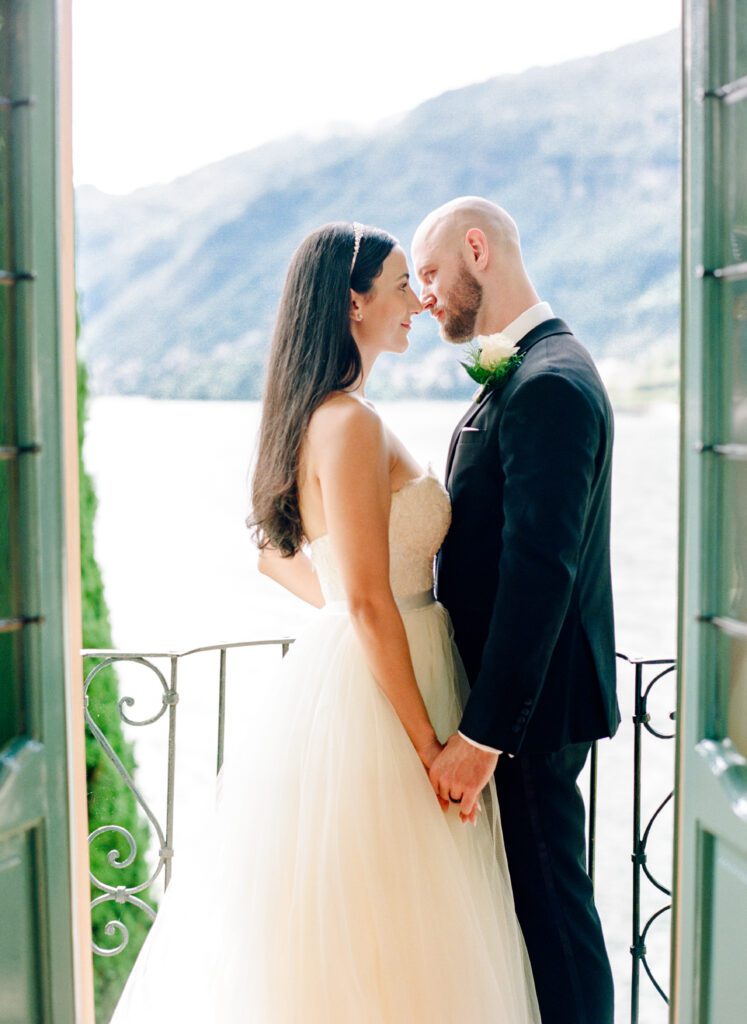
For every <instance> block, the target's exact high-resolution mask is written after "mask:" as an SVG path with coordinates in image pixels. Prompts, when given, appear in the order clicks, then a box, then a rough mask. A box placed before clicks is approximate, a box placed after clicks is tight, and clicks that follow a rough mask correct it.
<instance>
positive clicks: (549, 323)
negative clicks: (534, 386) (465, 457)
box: [446, 317, 573, 485]
mask: <svg viewBox="0 0 747 1024" xmlns="http://www.w3.org/2000/svg"><path fill="white" fill-rule="evenodd" d="M554 334H573V331H572V330H571V329H570V327H569V326H568V324H567V323H566V322H565V321H564V320H561V319H560V318H559V317H553V318H552V319H551V320H545V322H544V323H542V324H539V325H538V326H537V327H534V328H533V329H532V330H531V331H530V332H529V333H528V334H525V335H524V337H523V338H522V339H521V341H520V342H519V343H518V344H519V352H522V353H524V354H525V355H526V353H527V352H529V351H530V349H532V348H534V346H535V345H536V344H537V342H539V341H542V340H543V339H544V338H549V337H550V336H551V335H554ZM502 391H503V388H502V387H499V388H490V389H489V390H488V393H487V394H486V395H485V397H484V398H483V400H482V401H481V402H473V403H472V405H470V407H469V409H467V411H466V412H465V414H464V415H463V416H462V418H461V419H460V420H459V422H458V423H457V425H456V428H455V430H454V433H453V434H452V435H451V441H450V443H449V453H448V455H447V457H446V483H447V485H448V482H449V475H450V473H451V464H452V462H453V461H454V452H455V451H456V446H457V441H458V440H459V435H460V434H461V432H462V431H463V430H464V428H465V427H468V426H469V425H470V423H471V422H472V420H473V419H474V418H475V416H476V415H477V414H478V412H479V411H480V409H482V408H483V407H484V406H485V404H486V403H487V402H489V401H490V399H491V398H492V397H493V395H496V394H500V393H501V392H502Z"/></svg>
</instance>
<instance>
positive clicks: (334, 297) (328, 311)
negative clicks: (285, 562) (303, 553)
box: [247, 223, 397, 556]
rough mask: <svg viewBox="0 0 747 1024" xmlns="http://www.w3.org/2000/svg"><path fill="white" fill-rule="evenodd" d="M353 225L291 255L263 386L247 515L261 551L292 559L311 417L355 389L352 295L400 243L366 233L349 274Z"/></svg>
mask: <svg viewBox="0 0 747 1024" xmlns="http://www.w3.org/2000/svg"><path fill="white" fill-rule="evenodd" d="M354 243H355V231H354V228H353V225H352V224H347V223H339V224H325V226H324V227H321V228H319V229H318V230H317V231H314V232H313V233H312V234H310V235H309V236H308V238H306V239H304V241H303V242H302V243H301V245H300V246H299V247H298V249H297V250H296V252H295V253H294V255H293V258H292V260H291V263H290V267H289V268H288V275H287V277H286V280H285V288H284V289H283V296H282V298H281V300H280V308H279V310H278V316H277V320H276V323H275V330H274V333H273V338H272V346H271V349H270V358H269V363H268V367H267V377H266V380H265V388H264V396H263V407H262V420H261V423H260V428H259V441H258V453H257V463H256V467H255V470H254V478H253V480H252V514H251V515H250V516H249V518H248V519H247V525H248V526H249V527H250V528H251V529H252V536H253V538H254V540H255V542H256V543H257V545H258V547H260V548H265V547H267V546H268V545H271V546H272V547H274V548H277V549H278V550H279V551H280V552H282V554H283V555H286V556H291V555H294V554H295V553H296V552H297V551H298V549H299V548H300V547H301V545H302V543H303V540H304V536H303V527H302V524H301V513H300V509H299V504H298V469H299V461H300V453H301V445H302V442H303V439H304V435H305V433H306V428H307V427H308V425H309V420H310V419H311V416H312V414H313V413H314V411H315V410H316V409H317V408H318V407H319V406H320V405H321V403H322V402H323V401H324V399H325V398H326V397H327V396H328V395H329V394H331V393H332V392H333V391H345V390H346V389H347V388H350V387H352V386H353V385H354V384H355V383H356V382H357V381H358V379H359V378H360V375H361V358H360V354H359V352H358V347H357V345H356V344H355V341H354V340H353V336H352V334H351V333H350V289H351V288H352V289H353V290H354V291H356V292H358V293H360V294H364V295H365V294H366V293H368V292H370V291H371V289H372V288H373V284H374V280H375V279H376V278H377V277H378V276H379V274H380V273H381V269H382V265H383V263H384V260H385V259H386V258H387V256H388V255H389V253H390V252H391V251H392V249H393V248H394V246H395V245H396V244H397V241H396V239H395V238H393V237H392V236H391V235H389V234H387V233H386V232H385V231H381V230H379V229H378V228H371V227H366V226H364V227H363V229H362V234H361V240H360V248H359V250H358V255H357V257H356V260H355V266H354V267H353V271H352V274H351V271H350V266H351V263H352V260H353V247H354Z"/></svg>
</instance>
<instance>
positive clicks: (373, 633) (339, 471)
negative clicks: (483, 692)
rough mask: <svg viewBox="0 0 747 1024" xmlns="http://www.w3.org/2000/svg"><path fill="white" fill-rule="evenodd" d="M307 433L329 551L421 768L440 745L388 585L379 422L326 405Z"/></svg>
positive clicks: (385, 477)
mask: <svg viewBox="0 0 747 1024" xmlns="http://www.w3.org/2000/svg"><path fill="white" fill-rule="evenodd" d="M314 420H315V421H316V422H312V428H311V429H310V431H309V442H310V454H311V456H312V458H313V460H314V465H315V470H316V473H317V476H318V479H319V482H320V485H321V491H322V502H323V505H324V515H325V520H326V526H327V532H328V534H329V538H330V543H331V544H332V547H333V550H334V552H335V554H336V556H337V561H338V564H339V566H340V571H341V573H342V581H343V585H344V587H345V593H346V596H347V600H348V606H349V608H350V617H351V620H352V624H353V627H354V629H355V632H356V633H357V635H358V638H359V640H360V642H361V645H362V647H363V650H364V653H365V657H366V660H367V662H368V665H369V667H370V669H371V672H372V674H373V676H374V678H375V679H376V682H377V683H378V685H379V687H380V688H381V690H382V691H383V692H384V694H385V695H386V697H387V698H388V699H389V702H390V703H391V705H392V706H393V708H394V710H395V712H396V713H397V715H398V717H399V719H400V721H401V722H402V725H403V726H404V728H405V731H406V732H407V735H408V736H409V737H410V740H411V741H412V744H413V746H414V747H415V749H416V751H417V752H418V755H419V756H420V759H421V761H422V762H423V763H424V764H425V766H426V768H427V767H429V766H430V764H431V763H432V761H433V759H434V757H435V756H436V755H437V754H438V753H439V752H440V750H441V744H440V743H439V742H438V738H437V737H436V733H435V731H434V729H433V726H432V724H431V721H430V719H429V717H428V712H427V710H426V707H425V704H424V702H423V698H422V696H421V693H420V690H419V689H418V685H417V682H416V680H415V672H414V670H413V667H412V660H411V658H410V648H409V646H408V642H407V636H406V633H405V627H404V624H403V622H402V616H401V615H400V613H399V609H398V608H397V605H396V603H395V600H394V596H393V594H392V590H391V587H390V584H389V509H390V504H391V484H390V479H389V469H390V466H389V451H388V448H387V444H386V439H385V436H384V429H383V425H382V423H381V421H380V419H379V417H378V416H377V414H376V413H375V412H374V411H373V410H371V409H369V408H367V407H366V406H365V405H363V404H362V403H360V402H358V401H357V400H355V399H343V400H342V401H336V402H331V403H328V404H327V405H326V406H324V407H323V408H322V409H320V410H318V412H317V413H316V414H315V417H314Z"/></svg>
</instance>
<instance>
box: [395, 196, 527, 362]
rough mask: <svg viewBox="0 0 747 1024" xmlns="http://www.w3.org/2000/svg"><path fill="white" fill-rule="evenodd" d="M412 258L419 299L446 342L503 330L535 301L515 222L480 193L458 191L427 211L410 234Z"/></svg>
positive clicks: (464, 339)
mask: <svg viewBox="0 0 747 1024" xmlns="http://www.w3.org/2000/svg"><path fill="white" fill-rule="evenodd" d="M412 258H413V263H414V269H415V273H416V274H417V276H418V278H419V279H420V281H421V282H422V286H423V287H422V290H421V295H420V298H421V301H422V303H423V305H424V307H425V308H426V309H427V310H429V311H430V312H431V313H432V314H433V316H435V317H436V319H437V320H438V322H439V325H440V327H441V334H442V336H443V337H444V338H445V339H446V340H447V341H455V342H461V341H466V340H468V339H469V338H470V337H474V335H475V334H476V333H478V334H480V333H481V334H484V333H492V332H494V331H498V330H502V329H503V327H504V326H506V325H507V324H508V323H510V321H511V320H512V319H514V317H515V316H517V315H518V313H521V312H523V310H524V309H526V308H528V306H530V305H532V304H533V303H534V302H536V301H538V300H537V298H536V292H535V291H534V289H533V287H532V284H531V281H530V280H529V278H528V277H527V273H526V270H525V269H524V263H523V260H522V255H521V241H520V239H519V230H518V228H517V227H516V223H515V221H514V220H513V218H512V217H511V216H510V215H509V214H508V213H507V212H506V211H505V210H504V209H503V208H502V207H500V206H497V205H496V204H495V203H491V202H490V200H488V199H483V198H482V197H480V196H461V197H460V198H459V199H452V200H451V202H448V203H444V205H443V206H439V207H438V209H437V210H433V212H432V213H429V214H428V216H427V217H426V218H425V219H424V220H423V221H422V222H421V224H420V225H419V226H418V228H417V230H416V232H415V235H414V237H413V241H412ZM517 311H518V312H517Z"/></svg>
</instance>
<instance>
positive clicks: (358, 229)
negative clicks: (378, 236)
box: [350, 220, 363, 274]
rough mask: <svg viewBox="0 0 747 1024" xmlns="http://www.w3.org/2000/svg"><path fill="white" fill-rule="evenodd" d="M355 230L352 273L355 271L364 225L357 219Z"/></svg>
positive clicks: (354, 224)
mask: <svg viewBox="0 0 747 1024" xmlns="http://www.w3.org/2000/svg"><path fill="white" fill-rule="evenodd" d="M353 231H354V232H355V241H354V242H353V260H352V263H351V264H350V273H351V274H352V273H353V267H354V266H355V261H356V260H357V259H358V250H359V249H360V247H361V238H362V237H363V225H362V224H359V223H358V221H357V220H354V221H353Z"/></svg>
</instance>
